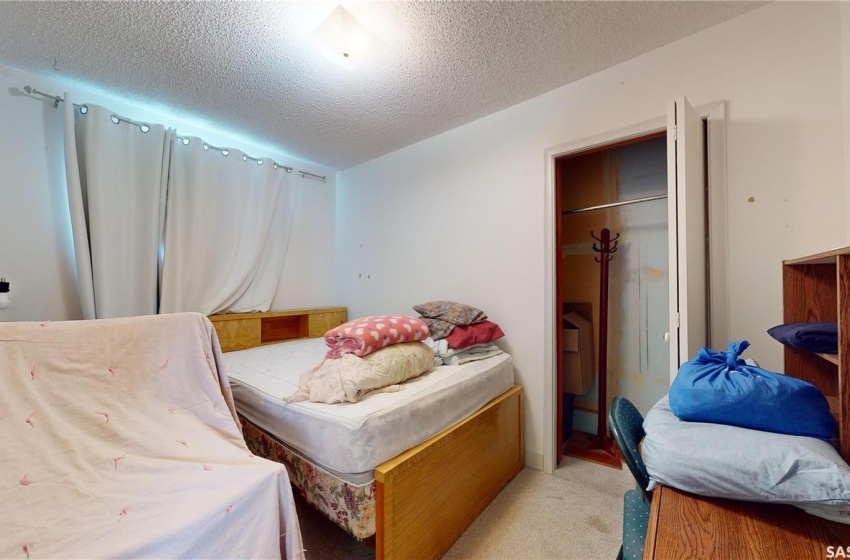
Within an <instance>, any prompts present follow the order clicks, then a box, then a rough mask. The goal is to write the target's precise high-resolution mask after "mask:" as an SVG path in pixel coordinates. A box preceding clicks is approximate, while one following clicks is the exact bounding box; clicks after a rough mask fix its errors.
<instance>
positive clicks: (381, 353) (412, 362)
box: [285, 342, 434, 404]
mask: <svg viewBox="0 0 850 560" xmlns="http://www.w3.org/2000/svg"><path fill="white" fill-rule="evenodd" d="M433 365H434V351H433V350H431V348H429V347H428V346H427V345H425V344H423V343H421V342H402V343H400V344H392V345H390V346H387V347H386V348H382V349H380V350H378V351H376V352H373V353H371V354H369V355H368V356H366V357H365V358H360V357H357V356H355V355H354V354H343V355H342V357H341V358H327V359H325V360H322V361H321V363H319V365H317V366H316V367H314V368H312V369H309V370H307V371H305V372H304V373H303V374H302V375H301V380H300V382H299V383H298V391H296V392H295V393H294V394H292V395H290V396H289V397H285V399H286V400H288V401H290V402H300V401H307V400H309V401H311V402H323V403H329V404H334V403H342V402H352V403H354V402H357V401H359V400H360V399H362V398H363V397H365V396H367V395H369V394H370V393H376V392H384V393H388V392H394V391H400V390H401V386H399V383H402V382H403V381H406V380H408V379H413V378H414V377H418V376H419V375H422V374H423V373H425V372H427V371H429V370H430V369H431V368H432V367H433Z"/></svg>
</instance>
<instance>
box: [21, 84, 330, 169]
mask: <svg viewBox="0 0 850 560" xmlns="http://www.w3.org/2000/svg"><path fill="white" fill-rule="evenodd" d="M24 91H25V92H27V94H29V95H40V96H42V97H46V98H47V99H51V100H53V108H54V109H58V108H59V103H64V102H65V100H64V99H62V98H61V97H59V96H58V95H50V94H49V93H44V92H43V91H38V90H37V89H35V88H34V87H30V86H24ZM74 107H77V108H79V109H80V110H81V112H83V113H85V112H86V111H82V108H83V107H85V105H78V104H76V103H74ZM112 118H113V120H112V122H114V123H115V124H118V123H119V122H121V121H124V122H126V123H130V124H132V125H136V126H138V127H139V128H141V129H142V132H147V130H145V128H147V129H148V130H150V127H149V125H146V124H143V123H138V122H136V121H133V120H130V119H127V118H124V117H119V116H118V115H113V116H112ZM116 119H117V122H116ZM177 139H178V140H180V141H182V142H183V144H184V145H185V144H188V143H189V138H188V137H186V136H179V135H178V136H177ZM210 148H212V149H213V150H216V151H218V152H221V153H222V154H223V155H225V156H226V155H228V154H229V153H230V149H229V148H219V147H217V146H213V145H212V144H209V143H206V142H205V143H204V149H205V150H209V149H210ZM249 159H250V160H251V161H256V162H257V164H259V165H262V164H263V159H260V158H255V157H251V156H249V155H247V154H244V153H243V154H242V161H248V160H249ZM268 159H269V160H270V161H272V163H274V168H275V169H278V168H280V169H283V170H284V171H286V172H287V173H292V171H293V169H292V167H290V166H288V165H280V164H279V163H277V162H275V161H274V160H272V159H271V158H268ZM298 173H300V174H301V178H302V179H303V178H304V177H310V178H312V179H319V180H321V181H322V182H323V183H327V182H328V176H327V175H317V174H315V173H310V172H309V171H301V170H299V171H298Z"/></svg>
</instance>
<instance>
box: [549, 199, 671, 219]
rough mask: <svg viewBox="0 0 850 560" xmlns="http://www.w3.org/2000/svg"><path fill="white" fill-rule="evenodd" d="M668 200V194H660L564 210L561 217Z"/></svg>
mask: <svg viewBox="0 0 850 560" xmlns="http://www.w3.org/2000/svg"><path fill="white" fill-rule="evenodd" d="M662 198H667V195H666V194H658V195H655V196H647V197H644V198H635V199H634V200H621V201H620V202H612V203H611V204H600V205H599V206H588V207H587V208H577V209H575V210H564V211H563V212H561V216H566V215H567V214H579V213H581V212H590V211H591V210H602V209H604V208H615V207H617V206H625V205H626V204H637V203H638V202H649V201H650V200H661V199H662Z"/></svg>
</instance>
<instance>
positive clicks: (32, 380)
mask: <svg viewBox="0 0 850 560" xmlns="http://www.w3.org/2000/svg"><path fill="white" fill-rule="evenodd" d="M0 384H2V387H3V390H2V391H0V442H2V444H1V445H2V466H0V502H2V504H3V507H2V508H0V558H18V559H25V558H31V559H35V558H49V557H61V558H94V557H124V558H141V557H148V558H150V557H156V558H178V557H179V558H228V557H232V558H235V557H242V558H276V557H279V556H280V554H281V547H282V545H284V544H285V550H286V556H287V557H288V558H301V557H303V552H302V548H303V547H302V543H301V534H300V531H299V527H298V518H297V516H296V512H295V504H294V502H293V497H292V490H291V487H290V485H289V478H288V476H287V473H286V470H285V468H284V467H283V466H282V465H279V464H277V463H273V462H271V461H266V460H264V459H261V458H259V457H254V456H252V455H251V453H250V452H249V451H248V449H247V447H246V446H245V443H244V440H243V439H242V434H241V431H240V429H239V426H238V423H237V421H236V414H235V409H234V406H233V399H232V397H231V394H230V388H229V385H228V380H227V375H226V374H225V372H224V371H223V370H222V367H221V351H220V349H219V346H218V339H217V338H216V335H215V331H214V330H213V328H212V325H211V324H210V322H209V321H208V320H207V319H206V318H205V317H204V316H203V315H200V314H197V313H179V314H173V315H160V316H152V317H133V318H127V319H107V320H97V321H69V322H59V323H49V322H48V323H0ZM280 535H283V537H282V538H280Z"/></svg>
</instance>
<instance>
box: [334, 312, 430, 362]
mask: <svg viewBox="0 0 850 560" xmlns="http://www.w3.org/2000/svg"><path fill="white" fill-rule="evenodd" d="M426 338H428V325H426V324H425V323H424V322H423V321H422V320H421V319H417V318H416V317H408V316H406V315H373V316H371V317H363V318H360V319H354V320H353V321H349V322H347V323H345V324H344V325H340V326H338V327H336V328H335V329H331V330H329V331H328V332H326V333H325V342H326V343H327V345H328V348H330V350H328V353H327V357H328V358H339V357H341V356H342V355H343V354H354V355H355V356H359V357H361V358H362V357H363V356H366V355H367V354H371V353H372V352H374V351H376V350H380V349H381V348H384V347H385V346H389V345H390V344H396V343H398V342H415V341H417V340H425V339H426Z"/></svg>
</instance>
